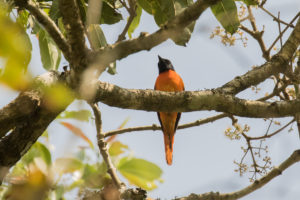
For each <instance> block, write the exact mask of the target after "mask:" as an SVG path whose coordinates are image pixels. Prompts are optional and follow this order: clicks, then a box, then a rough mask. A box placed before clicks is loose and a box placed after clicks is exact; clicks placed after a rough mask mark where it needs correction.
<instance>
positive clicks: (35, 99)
mask: <svg viewBox="0 0 300 200" xmlns="http://www.w3.org/2000/svg"><path fill="white" fill-rule="evenodd" d="M39 103H40V98H39V96H38V95H37V93H36V92H35V91H26V92H22V93H20V95H19V96H18V97H17V98H16V99H15V100H13V101H12V102H11V103H9V104H8V105H6V106H5V107H4V108H2V109H1V110H0V138H1V137H3V136H4V135H5V134H6V133H7V132H8V131H9V130H10V129H13V128H14V127H15V126H16V125H17V124H20V122H22V121H24V120H27V119H28V118H30V116H31V115H32V113H33V112H34V111H35V110H36V108H37V107H38V105H39Z"/></svg>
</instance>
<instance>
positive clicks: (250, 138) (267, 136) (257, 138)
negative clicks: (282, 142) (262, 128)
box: [247, 119, 295, 140]
mask: <svg viewBox="0 0 300 200" xmlns="http://www.w3.org/2000/svg"><path fill="white" fill-rule="evenodd" d="M294 122H295V119H292V120H291V121H290V122H289V123H287V124H286V125H284V126H283V127H281V128H280V129H278V130H276V131H274V132H273V133H271V134H268V135H264V136H260V137H249V136H247V138H248V139H249V140H261V139H264V138H270V137H272V136H274V135H276V134H277V133H280V132H281V131H282V130H283V129H285V128H286V127H288V126H289V125H290V124H292V123H294Z"/></svg>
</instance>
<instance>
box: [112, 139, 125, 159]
mask: <svg viewBox="0 0 300 200" xmlns="http://www.w3.org/2000/svg"><path fill="white" fill-rule="evenodd" d="M124 149H128V146H127V145H125V144H123V143H121V142H119V141H115V142H113V143H112V144H111V145H110V147H109V150H108V152H109V154H110V155H111V156H118V155H120V154H122V153H124Z"/></svg>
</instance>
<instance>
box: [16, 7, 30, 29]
mask: <svg viewBox="0 0 300 200" xmlns="http://www.w3.org/2000/svg"><path fill="white" fill-rule="evenodd" d="M28 17H29V12H27V11H26V10H20V11H19V12H18V17H17V22H18V23H19V24H20V25H21V26H22V27H23V28H24V30H26V29H27V25H28Z"/></svg>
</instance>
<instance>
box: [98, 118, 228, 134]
mask: <svg viewBox="0 0 300 200" xmlns="http://www.w3.org/2000/svg"><path fill="white" fill-rule="evenodd" d="M224 117H228V114H225V113H223V114H219V115H215V116H213V117H208V118H205V119H200V120H197V121H194V122H191V123H187V124H183V125H180V126H178V128H177V129H185V128H190V127H194V126H199V125H202V124H206V123H209V122H214V121H216V120H218V119H222V118H224ZM147 130H152V131H157V130H161V127H160V126H158V125H156V124H153V125H152V126H139V127H131V128H123V129H118V130H113V131H109V132H106V133H104V137H110V136H113V135H117V134H122V133H128V132H133V131H147Z"/></svg>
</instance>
